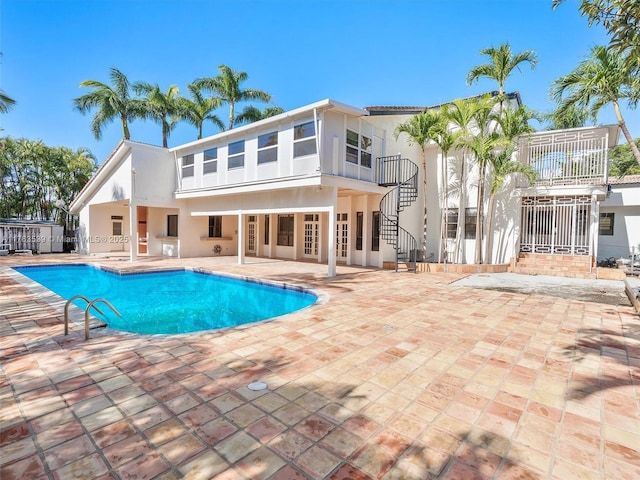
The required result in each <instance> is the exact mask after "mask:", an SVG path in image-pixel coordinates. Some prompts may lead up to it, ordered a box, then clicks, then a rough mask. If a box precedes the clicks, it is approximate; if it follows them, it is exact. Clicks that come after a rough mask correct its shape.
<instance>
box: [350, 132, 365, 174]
mask: <svg viewBox="0 0 640 480" xmlns="http://www.w3.org/2000/svg"><path fill="white" fill-rule="evenodd" d="M346 154H347V156H346V158H347V162H349V163H355V164H356V165H358V164H360V165H361V166H363V167H367V168H371V139H370V138H369V137H365V136H364V135H359V134H358V133H357V132H354V131H353V130H347V151H346Z"/></svg>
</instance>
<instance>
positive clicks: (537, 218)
mask: <svg viewBox="0 0 640 480" xmlns="http://www.w3.org/2000/svg"><path fill="white" fill-rule="evenodd" d="M590 223H591V197H590V196H587V195H580V196H558V197H524V198H523V199H522V222H521V230H520V232H521V235H520V251H521V252H523V253H547V254H553V255H591V241H590V238H589V232H590V231H591V229H590V226H591V225H590Z"/></svg>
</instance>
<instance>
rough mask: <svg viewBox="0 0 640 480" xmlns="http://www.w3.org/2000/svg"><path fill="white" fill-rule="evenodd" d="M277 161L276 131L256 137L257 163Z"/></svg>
mask: <svg viewBox="0 0 640 480" xmlns="http://www.w3.org/2000/svg"><path fill="white" fill-rule="evenodd" d="M276 161H278V132H271V133H265V134H264V135H260V136H259V137H258V165H261V164H263V163H270V162H276Z"/></svg>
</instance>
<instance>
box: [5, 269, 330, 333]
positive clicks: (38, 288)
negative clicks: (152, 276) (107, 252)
mask: <svg viewBox="0 0 640 480" xmlns="http://www.w3.org/2000/svg"><path fill="white" fill-rule="evenodd" d="M61 266H64V267H69V266H91V267H93V268H97V269H98V270H104V271H106V272H109V273H112V274H115V275H121V276H125V275H142V274H149V273H167V272H194V273H201V274H205V275H213V276H218V277H222V278H229V279H234V280H242V281H245V282H250V283H255V284H258V285H266V286H271V287H274V288H281V289H283V290H293V291H296V292H300V293H308V294H311V295H314V296H315V297H316V300H315V302H313V303H312V304H311V305H308V306H306V307H304V308H301V309H299V310H295V311H293V312H289V313H285V314H283V315H278V316H275V317H269V318H265V319H262V320H258V321H255V322H249V323H243V324H241V325H234V326H231V327H221V328H214V329H209V330H198V331H195V332H185V333H137V332H128V331H126V330H118V329H115V328H111V327H109V325H108V324H107V323H105V322H103V321H102V320H100V319H99V318H97V317H95V316H93V315H91V314H89V330H90V331H92V330H98V329H102V330H106V331H109V332H116V333H118V334H122V335H143V336H149V337H156V336H171V335H191V334H197V333H202V332H225V331H229V330H233V329H244V328H248V327H251V326H252V325H257V324H261V323H263V322H271V321H274V320H278V319H283V318H284V317H286V316H288V315H293V314H295V313H297V312H301V311H304V310H306V309H308V308H312V307H316V306H320V305H324V304H325V303H327V302H328V301H329V298H330V295H329V294H328V293H326V292H324V291H322V290H318V289H316V288H310V287H308V286H303V285H297V284H290V283H286V282H274V281H270V280H263V279H260V278H255V277H248V276H245V275H235V274H232V273H227V272H217V271H213V270H209V269H206V268H200V267H188V266H185V267H178V268H175V267H160V268H147V269H136V270H127V269H118V268H114V267H110V266H105V265H101V264H100V263H93V262H78V263H76V262H73V263H51V264H46V265H43V264H30V265H16V266H15V268H34V267H44V268H48V267H61ZM15 268H14V267H9V266H0V273H5V274H6V275H7V276H9V278H11V279H12V280H15V281H16V282H17V283H19V284H20V285H22V286H23V287H25V288H27V289H28V290H29V291H30V292H32V293H33V294H35V295H37V297H38V299H40V300H42V301H43V302H45V303H46V304H47V305H49V306H51V307H52V308H54V309H56V310H57V311H59V312H60V314H61V315H64V307H65V305H66V303H67V299H65V298H63V297H61V296H60V295H58V294H57V293H55V292H53V291H52V290H49V289H48V288H46V287H45V286H43V285H41V284H39V283H38V282H36V281H34V280H31V279H30V278H29V277H27V276H25V275H23V274H22V273H20V272H19V271H18V270H16V269H15ZM69 321H70V322H73V323H74V324H76V325H77V326H78V327H81V328H84V323H85V311H84V310H83V309H82V308H80V307H78V306H76V305H74V304H73V303H71V304H70V305H69Z"/></svg>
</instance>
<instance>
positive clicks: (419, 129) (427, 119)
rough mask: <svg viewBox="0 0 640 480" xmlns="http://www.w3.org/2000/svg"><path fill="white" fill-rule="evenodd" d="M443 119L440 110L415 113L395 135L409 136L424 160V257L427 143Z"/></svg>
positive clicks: (425, 251) (425, 255)
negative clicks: (418, 148)
mask: <svg viewBox="0 0 640 480" xmlns="http://www.w3.org/2000/svg"><path fill="white" fill-rule="evenodd" d="M441 122H442V120H441V117H440V115H439V114H438V112H436V111H435V110H427V111H425V112H421V113H418V114H417V115H414V116H413V117H411V118H410V119H409V120H407V121H406V122H403V123H401V124H399V125H398V126H396V128H395V130H394V131H393V136H394V138H395V139H396V140H397V139H398V137H399V136H400V135H401V134H405V135H407V136H408V137H409V145H418V147H420V154H421V160H422V181H423V185H422V198H423V200H424V201H423V207H424V216H423V223H422V254H423V257H422V258H424V259H426V258H427V154H426V148H427V144H428V143H429V142H430V141H431V140H434V139H435V138H436V136H437V135H438V127H439V125H440V124H441Z"/></svg>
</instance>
